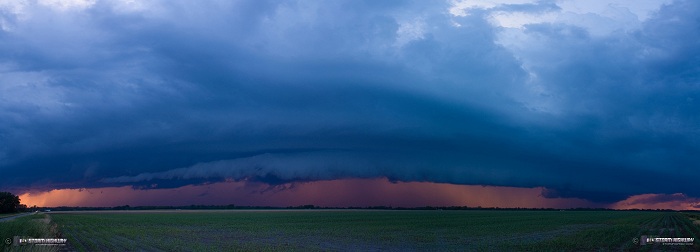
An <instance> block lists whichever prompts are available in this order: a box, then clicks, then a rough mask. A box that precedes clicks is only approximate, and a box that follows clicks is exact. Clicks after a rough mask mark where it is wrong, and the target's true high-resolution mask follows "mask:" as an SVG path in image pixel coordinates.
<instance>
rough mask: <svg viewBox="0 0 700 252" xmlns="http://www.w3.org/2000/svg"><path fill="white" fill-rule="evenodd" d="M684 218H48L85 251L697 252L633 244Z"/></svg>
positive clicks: (432, 214)
mask: <svg viewBox="0 0 700 252" xmlns="http://www.w3.org/2000/svg"><path fill="white" fill-rule="evenodd" d="M687 215H688V214H683V213H677V212H632V211H340V210H338V211H318V210H308V211H240V210H233V211H124V212H109V213H107V212H96V213H52V214H51V216H52V219H53V222H55V223H56V224H57V225H58V228H59V230H60V231H61V232H62V234H63V237H64V238H68V241H69V243H71V246H72V247H73V248H74V249H76V250H79V251H126V250H147V251H153V250H163V251H231V250H255V251H260V250H326V251H327V250H352V251H358V250H361V251H364V250H400V251H405V250H510V251H512V250H531V251H532V250H537V251H541V250H557V251H562V250H565V251H598V250H604V251H605V250H607V251H619V250H632V251H650V250H658V249H663V250H665V249H672V250H680V251H696V250H698V249H700V246H699V242H698V241H696V242H695V245H694V246H666V247H659V246H660V245H658V244H657V245H646V246H640V245H636V244H634V243H633V238H635V237H637V238H639V237H640V236H641V235H658V236H660V237H694V238H696V239H697V238H698V236H699V235H700V227H699V226H698V225H695V224H693V222H692V220H691V219H690V218H688V216H687Z"/></svg>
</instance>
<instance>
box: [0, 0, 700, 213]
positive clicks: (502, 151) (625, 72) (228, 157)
mask: <svg viewBox="0 0 700 252" xmlns="http://www.w3.org/2000/svg"><path fill="white" fill-rule="evenodd" d="M23 3H24V4H18V5H13V6H10V5H8V6H2V5H0V9H1V10H2V11H0V21H2V27H0V28H2V30H0V142H2V145H0V172H1V173H2V174H9V175H7V176H2V177H0V188H4V189H10V190H17V191H22V190H29V189H32V188H34V189H36V188H40V189H48V188H80V187H101V186H112V185H124V184H128V185H134V186H135V187H141V186H149V185H152V184H154V183H156V182H157V184H158V185H160V186H180V185H183V184H187V183H201V182H204V181H220V180H224V179H234V180H242V179H255V180H260V181H265V182H268V183H273V184H274V183H283V182H288V181H311V180H322V179H336V178H374V177H388V178H390V179H391V180H397V181H434V182H446V183H456V184H483V185H502V186H519V187H536V186H544V187H547V188H549V189H548V190H547V193H544V194H543V195H544V196H545V197H581V198H587V199H591V200H597V201H613V200H618V199H621V198H624V197H626V196H628V195H633V194H640V193H666V194H672V193H684V194H686V195H688V196H690V197H698V196H700V190H698V189H697V187H693V186H692V185H693V183H694V182H695V181H697V180H698V179H699V178H700V177H699V176H700V175H697V172H696V171H697V165H696V164H697V163H698V161H700V160H699V159H698V158H697V157H696V156H697V155H696V153H698V151H700V144H699V143H700V142H699V140H700V137H699V134H698V133H700V128H699V127H698V125H700V121H699V118H698V116H697V114H698V113H697V112H698V111H700V106H699V105H698V103H699V102H700V92H699V91H700V86H699V83H700V82H699V81H700V80H699V78H698V76H699V72H700V68H698V66H700V62H699V61H700V59H698V57H697V56H696V55H700V51H699V49H700V42H698V41H700V27H699V26H700V24H699V23H698V22H697V20H698V14H697V13H695V12H694V11H693V10H697V9H698V7H700V6H698V5H699V4H698V3H695V2H694V1H676V2H674V3H673V4H671V5H667V6H663V7H661V8H660V9H659V11H658V12H656V13H655V14H653V15H652V16H651V17H650V18H649V19H647V20H644V22H643V23H642V24H641V25H640V27H639V28H634V29H631V30H620V31H619V32H613V33H609V34H605V35H600V34H591V32H590V31H589V30H588V28H587V27H582V26H577V25H575V24H571V23H566V22H563V23H562V22H540V23H532V24H526V25H524V26H523V27H522V28H517V29H516V28H504V27H499V26H497V25H494V24H493V22H492V20H491V18H492V17H491V13H492V12H494V11H498V12H519V13H532V14H541V13H547V12H557V11H560V8H559V7H558V6H556V5H554V4H552V3H549V2H540V3H536V4H523V5H501V6H497V7H495V8H490V9H472V10H470V12H469V15H465V16H454V15H451V14H450V13H449V12H448V11H447V9H448V8H449V2H444V3H424V2H414V1H392V2H391V3H375V2H373V1H333V2H314V1H282V2H280V1H200V2H187V1H153V2H149V3H147V4H146V5H145V6H132V5H128V4H127V3H126V2H121V1H116V0H115V1H97V2H96V3H95V4H94V5H91V6H87V7H85V6H82V7H81V6H77V7H71V8H67V7H63V8H56V7H55V6H54V7H52V6H46V5H42V4H40V3H37V2H33V1H28V2H23Z"/></svg>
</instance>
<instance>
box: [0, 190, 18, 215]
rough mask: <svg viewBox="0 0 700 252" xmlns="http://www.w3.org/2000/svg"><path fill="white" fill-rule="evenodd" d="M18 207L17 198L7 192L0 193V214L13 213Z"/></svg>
mask: <svg viewBox="0 0 700 252" xmlns="http://www.w3.org/2000/svg"><path fill="white" fill-rule="evenodd" d="M18 207H19V196H17V195H14V194H12V193H9V192H0V213H14V212H17V208H18Z"/></svg>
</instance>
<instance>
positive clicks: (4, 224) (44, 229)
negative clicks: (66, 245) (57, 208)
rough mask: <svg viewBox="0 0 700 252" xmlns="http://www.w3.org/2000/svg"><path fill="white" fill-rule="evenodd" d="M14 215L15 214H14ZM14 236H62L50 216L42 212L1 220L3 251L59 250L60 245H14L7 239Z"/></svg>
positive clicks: (0, 235)
mask: <svg viewBox="0 0 700 252" xmlns="http://www.w3.org/2000/svg"><path fill="white" fill-rule="evenodd" d="M13 215H14V214H13ZM14 236H20V237H31V238H55V237H58V236H60V235H59V234H58V230H57V229H56V226H55V225H54V224H52V223H51V220H50V219H49V216H48V215H46V214H42V213H37V214H32V215H27V216H22V217H19V218H16V219H13V220H9V221H0V248H1V250H2V251H57V250H58V247H49V246H43V247H32V248H29V247H13V246H8V245H6V244H5V243H4V242H5V239H7V238H12V237H14Z"/></svg>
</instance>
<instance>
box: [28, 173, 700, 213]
mask: <svg viewBox="0 0 700 252" xmlns="http://www.w3.org/2000/svg"><path fill="white" fill-rule="evenodd" d="M542 190H543V188H542V187H535V188H517V187H499V186H480V185H454V184H444V183H432V182H397V183H392V182H389V181H388V180H386V179H340V180H326V181H314V182H306V183H291V184H283V185H278V186H269V185H267V184H263V183H255V182H246V181H239V182H230V181H229V182H220V183H212V184H205V185H188V186H183V187H179V188H167V189H145V190H139V189H133V188H131V187H130V186H124V187H104V188H93V189H56V190H51V191H48V192H39V193H24V194H21V195H20V199H21V201H22V203H23V204H26V205H27V206H33V205H36V206H42V207H56V206H94V207H111V206H120V205H131V206H166V205H167V206H184V205H227V204H235V205H240V206H279V207H285V206H298V205H309V204H312V205H316V206H322V207H351V206H357V207H366V206H393V207H418V206H470V207H476V206H481V207H523V208H575V207H608V208H613V209H632V208H639V209H656V208H662V209H676V210H686V209H693V208H692V207H693V206H694V204H695V205H697V204H698V201H699V200H698V199H693V198H686V199H683V198H682V197H674V198H673V199H674V200H675V201H666V202H660V203H659V202H657V203H655V202H653V201H654V200H656V198H653V197H651V196H655V197H657V198H658V197H659V195H655V194H648V195H635V196H632V197H630V198H628V199H626V200H623V201H620V202H617V203H613V204H609V205H608V204H600V203H594V202H591V201H588V200H583V199H577V198H545V197H543V196H542V195H541V193H542ZM649 195H651V196H649ZM662 196H663V195H662ZM676 196H677V195H676ZM683 200H685V201H683ZM681 201H682V202H681ZM642 203H643V204H642Z"/></svg>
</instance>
